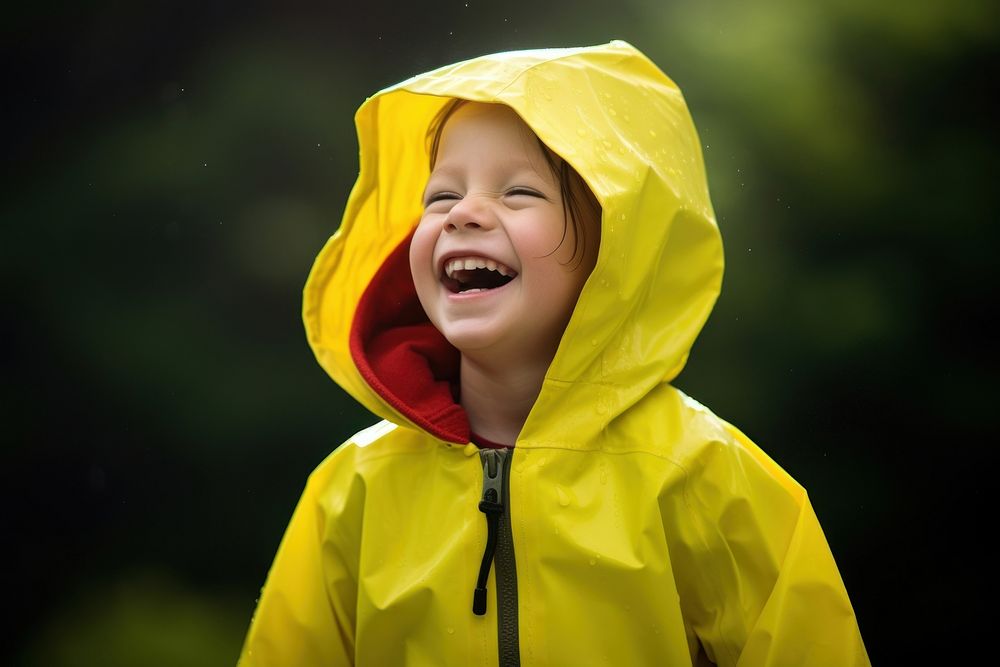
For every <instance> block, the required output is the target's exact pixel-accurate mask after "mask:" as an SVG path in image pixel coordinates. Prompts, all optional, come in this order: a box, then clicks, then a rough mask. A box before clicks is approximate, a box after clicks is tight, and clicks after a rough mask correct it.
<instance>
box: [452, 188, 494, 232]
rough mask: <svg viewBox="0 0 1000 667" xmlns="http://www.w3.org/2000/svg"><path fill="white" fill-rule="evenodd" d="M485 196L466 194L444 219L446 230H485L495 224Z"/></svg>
mask: <svg viewBox="0 0 1000 667" xmlns="http://www.w3.org/2000/svg"><path fill="white" fill-rule="evenodd" d="M486 199H487V198H486V197H483V196H476V195H466V196H465V197H463V198H462V199H461V200H460V201H458V202H457V203H456V204H455V205H454V206H452V207H451V210H450V211H448V216H447V217H446V218H445V220H444V230H445V231H446V232H457V231H460V230H461V231H467V230H468V231H472V230H478V229H481V230H487V229H492V228H493V227H495V226H496V220H495V218H494V213H493V211H492V210H491V208H490V206H489V203H488V202H487V201H486Z"/></svg>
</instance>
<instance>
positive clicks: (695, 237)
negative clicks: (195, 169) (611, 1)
mask: <svg viewBox="0 0 1000 667" xmlns="http://www.w3.org/2000/svg"><path fill="white" fill-rule="evenodd" d="M356 120H357V126H358V133H359V141H360V149H361V171H360V176H359V178H358V182H357V184H356V185H355V187H354V190H353V192H352V193H351V196H350V199H349V201H348V204H347V210H346V212H345V215H344V219H343V223H342V225H341V227H340V230H339V231H338V232H337V233H336V234H335V235H334V236H333V237H332V238H331V239H330V241H329V243H328V244H327V245H326V247H325V248H324V249H323V251H322V252H321V253H320V255H319V257H318V259H317V260H316V264H315V266H314V267H313V270H312V273H311V274H310V276H309V280H308V283H307V284H306V288H305V305H304V318H305V324H306V330H307V333H308V337H309V342H310V344H311V345H312V347H313V350H314V351H315V353H316V356H317V359H318V360H319V362H320V364H321V365H322V366H323V368H325V369H326V370H327V372H328V373H329V374H330V375H331V376H332V377H333V379H334V380H336V381H337V382H338V383H339V384H340V385H341V386H342V387H344V388H345V389H346V390H347V391H348V392H350V393H351V394H352V395H353V396H354V397H355V398H357V400H358V401H360V402H361V403H362V404H363V405H365V406H366V407H367V408H368V409H370V410H371V411H372V412H374V413H375V414H377V415H379V416H380V417H382V418H383V421H381V422H379V423H378V424H376V425H374V426H372V427H371V428H368V429H366V430H364V431H362V432H361V433H358V434H357V435H355V436H353V437H352V438H350V439H349V440H348V441H347V442H346V443H345V444H344V445H342V446H341V447H339V448H338V449H337V450H336V451H334V452H333V454H331V455H330V456H329V457H328V458H327V460H326V461H324V462H323V463H322V464H321V465H320V466H319V467H318V468H317V469H316V471H315V472H314V473H313V474H312V475H311V476H310V478H309V482H308V484H307V486H306V489H305V492H304V494H303V496H302V499H301V500H300V502H299V504H298V507H297V509H296V510H295V514H294V516H293V517H292V520H291V523H290V525H289V527H288V530H287V532H286V534H285V537H284V539H283V541H282V543H281V546H280V548H279V551H278V555H277V557H276V559H275V561H274V565H273V566H272V568H271V571H270V574H269V575H268V579H267V583H266V585H265V587H264V591H263V594H262V597H261V599H260V604H259V606H258V608H257V612H256V614H255V617H254V620H253V622H252V625H251V628H250V632H249V634H248V636H247V639H246V643H245V646H244V649H243V654H242V657H241V664H242V665H245V666H246V667H250V666H251V665H254V666H256V665H261V666H278V665H280V666H283V667H289V666H293V665H302V666H307V665H308V666H319V665H372V666H384V665H497V664H500V665H518V664H525V665H582V666H587V665H602V664H608V665H629V666H632V665H654V664H655V665H693V664H709V663H713V664H718V665H739V666H741V667H750V666H758V665H759V666H764V665H771V666H778V665H788V666H792V665H796V666H801V665H830V666H837V667H844V666H851V665H867V664H868V658H867V655H866V652H865V648H864V644H863V642H862V640H861V636H860V633H859V630H858V625H857V621H856V619H855V616H854V612H853V610H852V608H851V604H850V601H849V600H848V596H847V593H846V592H845V589H844V585H843V583H842V581H841V578H840V575H839V573H838V570H837V567H836V564H835V563H834V560H833V557H832V556H831V553H830V549H829V547H828V546H827V543H826V540H825V538H824V536H823V533H822V530H821V529H820V526H819V523H818V521H817V519H816V516H815V514H814V512H813V510H812V507H811V506H810V504H809V499H808V497H807V496H806V493H805V491H804V490H803V489H802V488H801V487H800V486H799V485H798V484H797V483H796V482H795V481H794V480H793V479H792V478H791V477H789V476H788V474H786V473H785V472H784V471H783V470H782V469H781V468H780V467H778V465H777V464H775V463H774V462H773V461H772V460H771V459H770V458H768V457H767V455H765V454H764V453H763V452H762V451H761V450H760V449H759V448H758V447H757V446H756V445H754V444H753V443H752V442H751V441H750V440H749V439H747V438H746V437H745V436H744V435H743V434H742V433H740V432H739V431H738V430H737V429H736V428H734V427H733V426H731V425H730V424H728V423H726V422H725V421H723V420H722V419H720V418H719V417H717V416H715V415H714V414H713V413H711V412H710V411H708V410H707V409H706V408H704V407H703V406H701V405H699V404H698V403H696V402H695V401H693V400H692V399H690V398H688V397H687V396H685V395H684V394H682V393H681V392H680V391H679V390H678V389H676V388H675V387H674V386H672V385H671V384H670V382H671V380H672V379H673V378H674V377H675V376H676V375H677V374H678V373H679V372H680V371H681V369H682V368H683V366H684V363H685V361H686V359H687V355H688V352H689V350H690V348H691V345H692V343H693V342H694V339H695V337H696V336H697V334H698V332H699V330H700V329H701V327H702V325H703V324H704V322H705V320H706V318H707V317H708V314H709V312H710V310H711V308H712V305H713V304H714V302H715V299H716V297H717V295H718V291H719V287H720V284H721V278H722V265H723V262H722V246H721V242H720V238H719V232H718V228H717V226H716V223H715V219H714V215H713V212H712V207H711V203H710V201H709V198H708V189H707V185H706V180H705V173H704V166H703V163H702V157H701V153H700V150H699V143H698V138H697V136H696V134H695V130H694V127H693V125H692V123H691V120H690V117H689V115H688V112H687V109H686V107H685V104H684V101H683V98H682V97H681V94H680V92H679V90H678V89H677V87H676V86H675V85H674V83H673V82H672V81H671V80H670V79H668V78H667V77H666V76H665V75H664V74H663V73H662V72H661V71H660V70H659V69H657V67H656V66H655V65H653V64H652V63H651V62H650V61H649V60H648V59H647V58H646V57H645V56H643V55H642V54H641V53H639V52H638V51H636V50H635V49H634V48H633V47H631V46H629V45H628V44H625V43H624V42H612V43H611V44H608V45H604V46H598V47H592V48H581V49H552V50H538V51H522V52H511V53H502V54H497V55H491V56H485V57H482V58H477V59H474V60H470V61H466V62H462V63H458V64H456V65H452V66H449V67H444V68H442V69H439V70H436V71H434V72H431V73H429V74H425V75H422V76H418V77H415V78H412V79H409V80H407V81H405V82H403V83H401V84H399V85H397V86H394V87H392V88H389V89H387V90H385V91H382V92H381V93H379V94H378V95H376V96H374V97H372V98H370V99H369V100H368V101H366V102H365V104H364V105H363V106H362V107H361V109H360V110H359V111H358V114H357V118H356Z"/></svg>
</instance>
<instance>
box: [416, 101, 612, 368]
mask: <svg viewBox="0 0 1000 667" xmlns="http://www.w3.org/2000/svg"><path fill="white" fill-rule="evenodd" d="M424 205H425V210H424V215H423V217H422V218H421V219H420V224H419V226H418V227H417V230H416V232H415V233H414V235H413V241H412V244H411V246H410V270H411V272H412V273H413V283H414V285H415V286H416V289H417V295H418V297H419V298H420V303H421V304H422V305H423V307H424V310H425V311H426V313H427V316H428V317H429V318H430V320H431V322H432V323H433V324H434V326H436V327H437V328H438V330H439V331H441V333H442V334H444V336H445V338H447V339H448V341H449V342H451V344H452V345H454V346H455V347H457V348H458V349H459V350H460V351H461V352H462V353H463V354H466V355H468V354H473V355H475V354H479V355H483V354H489V357H488V358H489V361H490V363H506V362H508V361H509V362H511V363H523V362H525V361H529V362H530V361H538V362H539V363H544V364H546V365H547V364H548V363H549V361H551V358H552V356H553V355H554V354H555V350H556V347H558V345H559V340H560V338H561V337H562V333H563V330H564V329H565V328H566V323H567V322H568V321H569V317H570V315H571V314H572V312H573V307H574V306H575V305H576V300H577V297H578V296H579V294H580V289H581V288H582V287H583V283H584V281H586V279H587V276H588V275H589V274H590V271H591V270H592V269H593V264H594V258H595V257H596V245H597V242H596V240H595V241H594V242H593V243H591V244H590V245H592V246H594V247H591V248H585V249H584V250H583V261H582V262H580V261H579V258H576V259H573V249H574V247H575V245H576V243H575V237H574V230H573V224H572V223H570V222H568V220H567V218H566V212H565V211H564V208H563V203H562V198H561V191H560V183H559V180H558V178H557V177H556V175H555V174H553V173H552V170H551V169H550V167H549V165H548V163H547V162H546V158H545V156H544V154H543V153H542V148H541V146H539V143H538V140H537V139H536V137H535V135H534V134H533V133H532V132H531V130H530V129H529V128H528V127H527V125H525V124H524V122H523V121H522V120H521V119H520V117H519V116H517V114H516V113H514V112H513V111H512V110H510V109H509V108H508V107H505V106H502V105H494V104H478V103H466V104H463V105H462V106H460V107H459V108H458V109H457V110H456V111H455V113H454V114H453V115H452V116H451V117H450V118H449V119H448V121H447V123H446V125H445V127H444V129H443V132H442V135H441V142H440V145H439V149H438V156H437V162H436V163H435V165H434V169H433V171H432V173H431V176H430V179H429V180H428V182H427V188H426V190H425V192H424ZM591 217H593V216H591ZM581 224H585V225H591V226H592V227H593V232H592V233H588V234H586V237H587V238H588V239H596V238H597V237H598V231H597V228H598V226H599V224H600V221H599V220H583V221H581ZM564 234H565V238H564ZM571 260H572V261H571Z"/></svg>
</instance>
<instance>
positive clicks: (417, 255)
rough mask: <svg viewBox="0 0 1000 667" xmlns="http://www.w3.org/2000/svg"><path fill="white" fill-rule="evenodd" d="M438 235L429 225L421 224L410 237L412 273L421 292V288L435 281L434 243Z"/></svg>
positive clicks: (414, 282)
mask: <svg viewBox="0 0 1000 667" xmlns="http://www.w3.org/2000/svg"><path fill="white" fill-rule="evenodd" d="M436 240H437V237H436V236H435V235H434V234H433V233H432V231H431V230H430V229H429V227H428V225H425V224H421V225H419V226H418V227H417V229H416V231H415V232H413V238H411V239H410V275H411V276H412V277H413V284H414V285H415V286H416V288H417V294H418V295H419V294H420V291H421V288H422V287H424V288H426V286H427V285H428V284H429V283H431V282H434V280H435V278H434V245H435V243H436Z"/></svg>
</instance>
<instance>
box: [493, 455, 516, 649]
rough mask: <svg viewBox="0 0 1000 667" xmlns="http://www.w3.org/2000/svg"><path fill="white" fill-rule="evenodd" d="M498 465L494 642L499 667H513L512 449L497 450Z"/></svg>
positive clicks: (514, 575) (514, 588) (514, 608)
mask: <svg viewBox="0 0 1000 667" xmlns="http://www.w3.org/2000/svg"><path fill="white" fill-rule="evenodd" d="M497 455H498V456H499V457H500V463H501V465H502V466H503V467H502V471H503V472H502V473H501V480H500V481H501V484H502V488H503V491H502V493H501V496H502V498H503V513H502V514H501V515H500V526H499V530H498V531H497V532H498V535H497V547H496V556H495V559H496V567H497V576H496V584H497V645H498V648H499V653H500V667H516V666H517V665H520V664H521V649H520V645H519V643H520V642H519V638H518V601H517V566H516V563H515V562H514V537H513V533H512V531H511V523H510V465H511V459H513V458H514V451H513V450H510V449H508V450H503V451H498V452H497Z"/></svg>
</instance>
